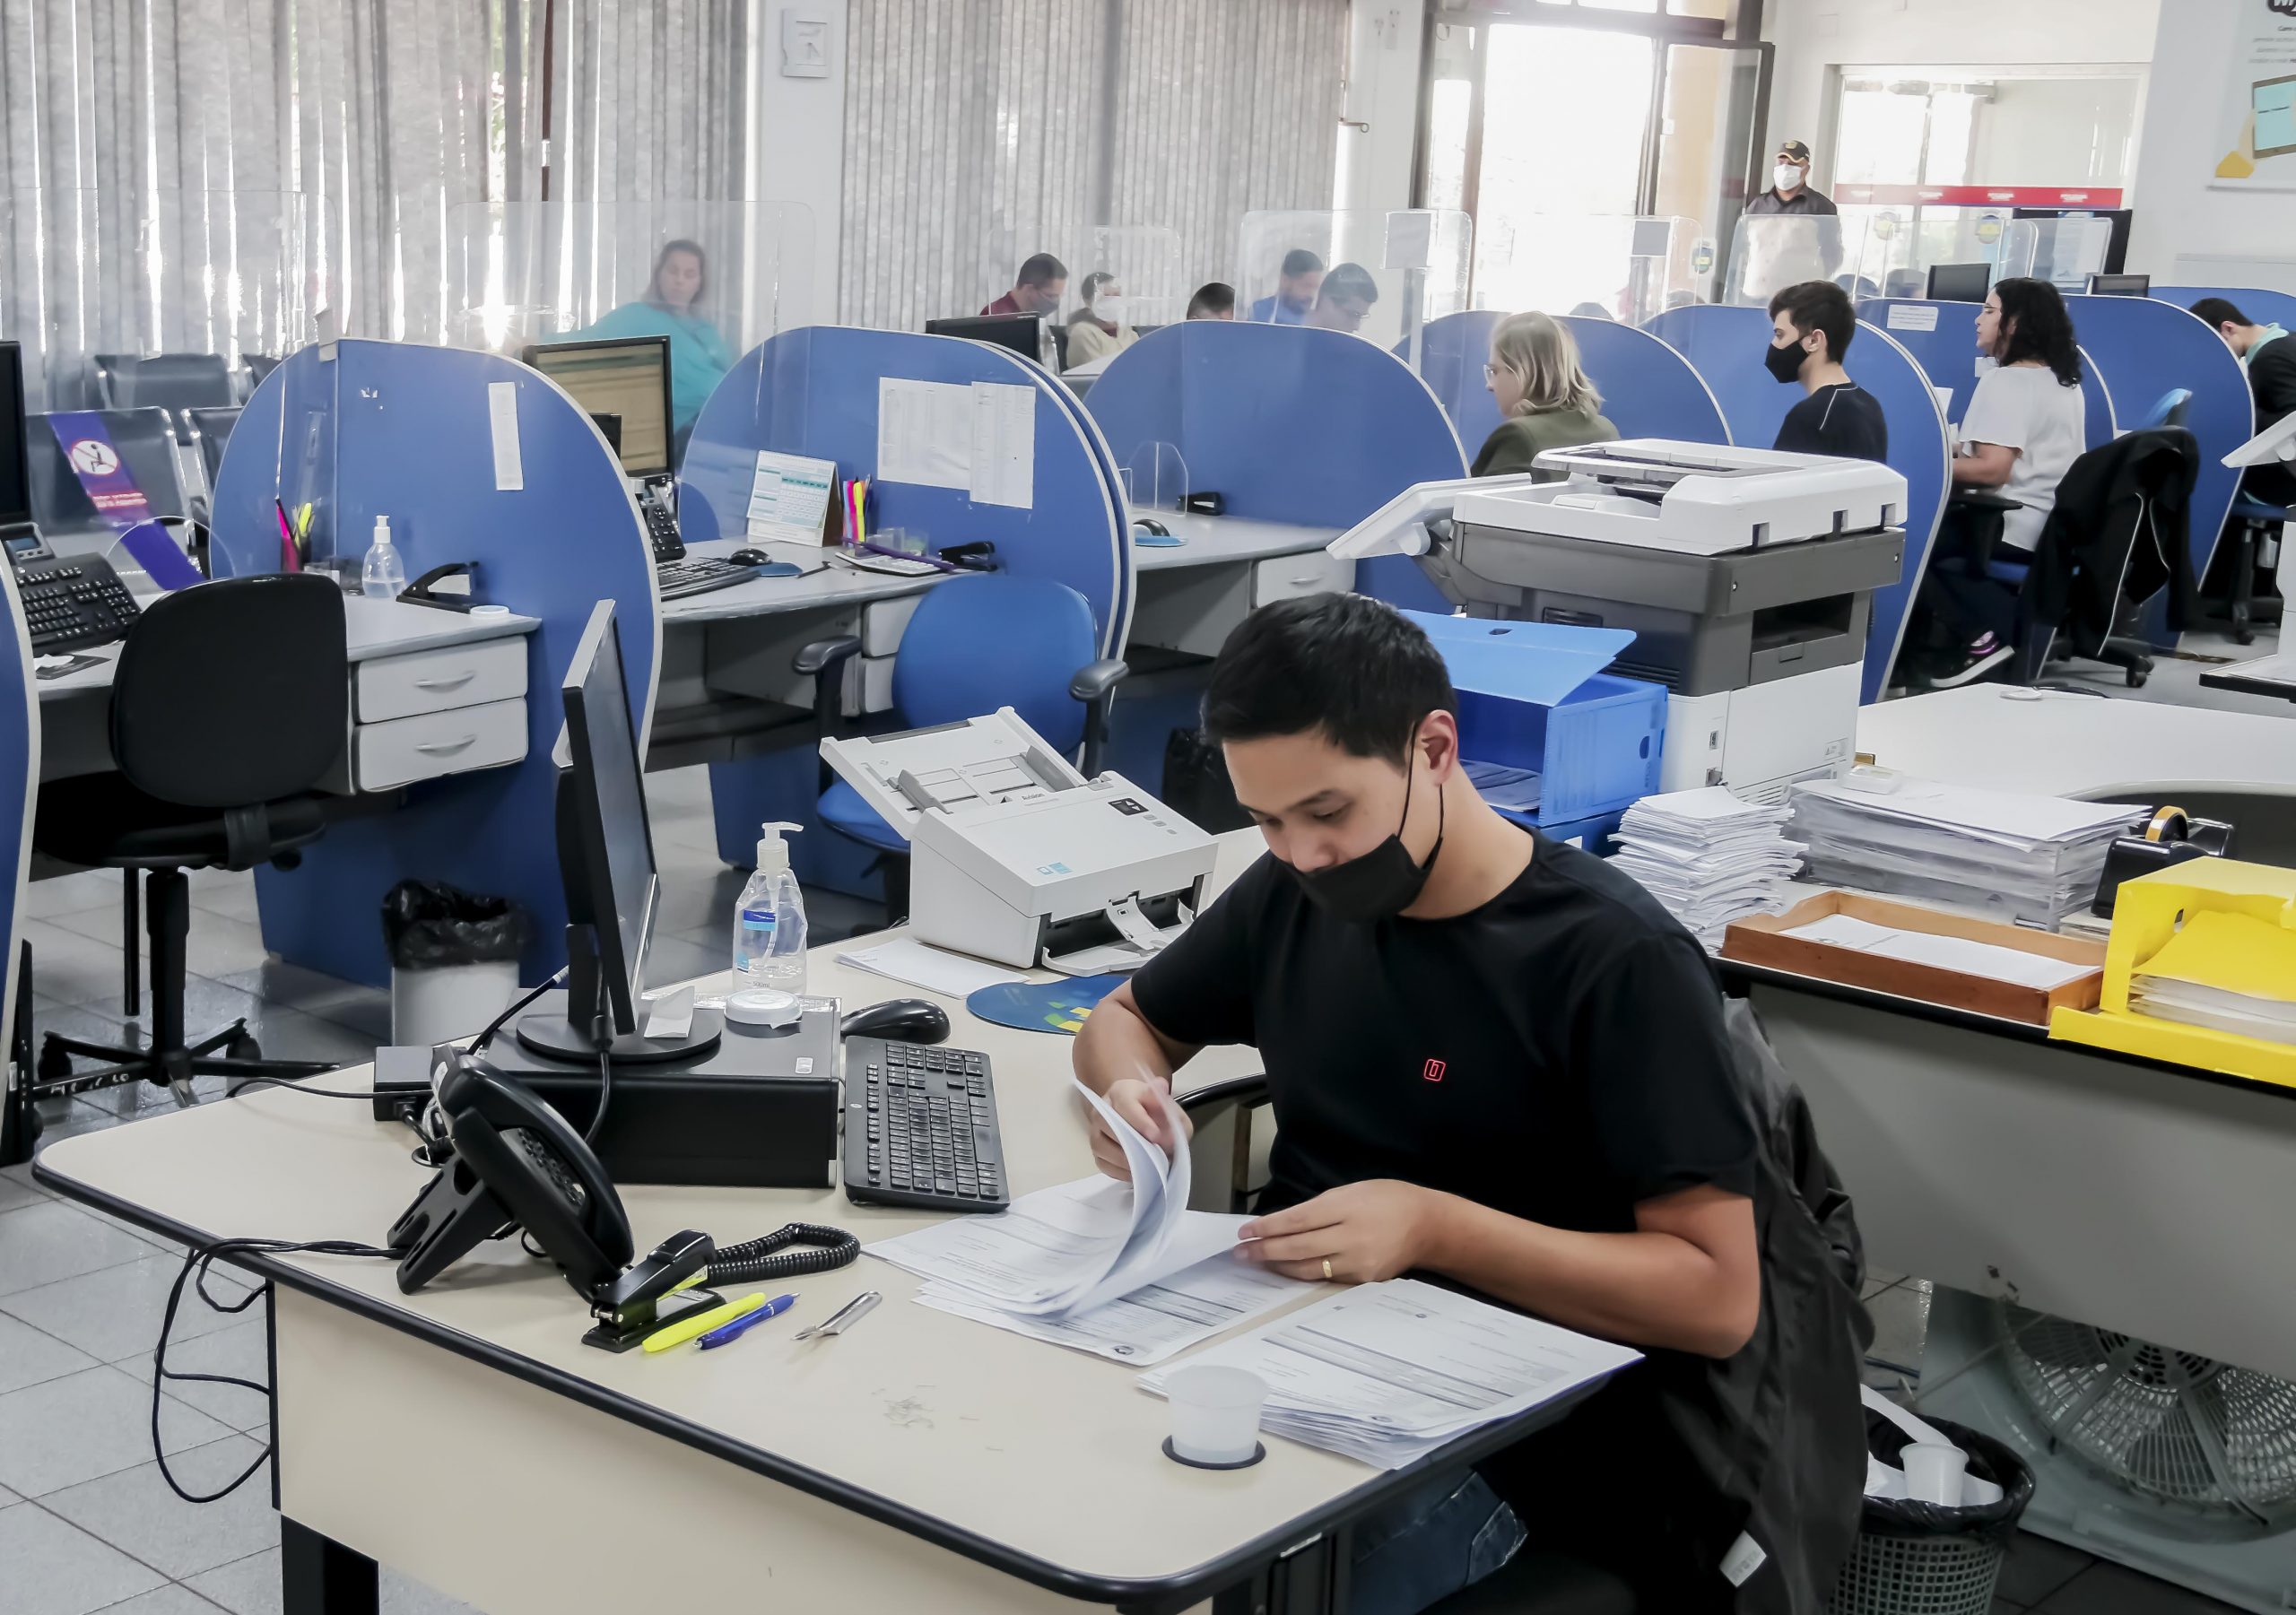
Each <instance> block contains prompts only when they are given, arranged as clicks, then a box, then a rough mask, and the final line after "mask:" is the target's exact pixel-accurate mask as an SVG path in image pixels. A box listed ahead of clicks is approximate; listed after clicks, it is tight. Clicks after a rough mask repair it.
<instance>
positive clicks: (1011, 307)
mask: <svg viewBox="0 0 2296 1615" xmlns="http://www.w3.org/2000/svg"><path fill="white" fill-rule="evenodd" d="M1067 293H1068V265H1065V264H1064V263H1062V262H1061V261H1060V260H1059V259H1058V258H1056V257H1054V256H1052V255H1051V254H1050V253H1048V252H1039V253H1035V254H1032V255H1031V256H1030V257H1029V258H1028V259H1027V260H1026V261H1024V262H1023V263H1022V265H1021V273H1020V274H1017V275H1015V276H1013V290H1012V291H1008V292H1006V293H1005V295H1004V296H1003V297H1000V298H998V299H997V300H996V301H995V302H993V303H990V304H988V305H987V307H985V308H982V309H981V312H982V313H983V314H1041V315H1042V316H1044V317H1045V318H1046V319H1048V320H1049V319H1050V318H1052V317H1053V316H1054V315H1056V314H1057V313H1059V312H1060V300H1061V299H1062V298H1063V297H1065V296H1066V295H1067Z"/></svg>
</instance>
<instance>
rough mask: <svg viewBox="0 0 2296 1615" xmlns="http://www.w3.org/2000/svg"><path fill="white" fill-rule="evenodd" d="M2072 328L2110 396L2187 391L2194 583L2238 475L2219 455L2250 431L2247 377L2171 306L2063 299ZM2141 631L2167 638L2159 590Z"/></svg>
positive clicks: (2161, 640)
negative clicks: (2195, 458)
mask: <svg viewBox="0 0 2296 1615" xmlns="http://www.w3.org/2000/svg"><path fill="white" fill-rule="evenodd" d="M2066 307H2067V308H2070V309H2071V310H2072V312H2073V328H2074V332H2075V333H2077V334H2078V335H2079V336H2080V339H2081V348H2082V352H2084V353H2086V354H2089V355H2091V356H2092V358H2093V359H2094V360H2095V362H2096V368H2097V370H2098V373H2099V374H2100V375H2101V376H2102V377H2103V378H2104V381H2105V385H2106V386H2108V387H2109V388H2110V389H2111V390H2112V395H2113V397H2114V398H2115V399H2116V400H2118V401H2120V402H2122V403H2125V404H2128V405H2129V406H2130V407H2131V408H2132V409H2139V410H2141V409H2143V408H2144V405H2145V404H2147V403H2149V402H2150V401H2151V400H2152V399H2155V398H2158V397H2159V396H2160V395H2161V394H2163V393H2165V392H2167V391H2168V390H2169V389H2170V387H2179V386H2180V387H2189V388H2190V389H2192V403H2191V404H2190V406H2189V407H2188V408H2187V411H2186V414H2185V426H2186V429H2187V430H2189V431H2190V432H2191V433H2192V435H2193V436H2194V437H2195V438H2197V439H2198V440H2199V443H2200V477H2199V480H2198V481H2197V482H2195V483H2194V485H2193V491H2192V514H2191V522H2192V529H2191V535H2190V553H2191V556H2192V573H2193V578H2194V580H2195V582H2197V581H2198V580H2199V579H2200V578H2201V577H2205V575H2206V574H2207V571H2208V560H2209V557H2210V556H2212V555H2213V554H2214V553H2215V552H2216V540H2217V537H2218V535H2219V534H2222V532H2223V530H2224V523H2225V520H2226V518H2228V517H2230V516H2231V513H2232V500H2233V499H2234V497H2235V496H2236V495H2237V494H2238V493H2239V486H2240V473H2239V472H2238V471H2237V470H2235V469H2233V468H2231V466H2228V465H2225V464H2224V456H2226V455H2228V454H2230V453H2231V452H2232V450H2234V449H2235V448H2238V447H2239V446H2240V445H2241V444H2243V443H2245V442H2247V441H2248V439H2249V438H2251V437H2253V436H2254V435H2255V433H2256V418H2257V417H2256V404H2255V401H2254V399H2253V398H2252V397H2251V396H2250V395H2249V392H2248V374H2247V372H2246V371H2244V370H2242V369H2241V368H2240V361H2239V360H2238V359H2236V358H2234V357H2233V354H2232V350H2231V349H2230V348H2228V347H2226V346H2225V345H2224V339H2223V338H2222V337H2221V336H2219V335H2218V334H2216V328H2215V327H2214V326H2210V325H2207V324H2206V323H2205V322H2203V321H2201V320H2199V319H2196V318H2195V317H2193V316H2192V315H2191V314H2189V313H2187V312H2186V311H2185V310H2184V309H2183V308H2179V307H2177V305H2175V304H2174V303H2165V302H2161V301H2160V300H2157V299H2154V298H2149V297H2070V298H2067V299H2066ZM2145 630H2146V633H2147V636H2148V637H2149V638H2152V641H2153V642H2154V643H2155V644H2157V645H2170V644H2173V643H2174V639H2175V637H2174V636H2173V635H2172V634H2170V631H2169V628H2168V602H2167V599H2166V592H2165V591H2163V595H2162V597H2161V598H2160V599H2156V600H2155V601H2154V602H2153V603H2152V606H2151V607H2150V608H2149V609H2148V610H2147V611H2146V612H2145Z"/></svg>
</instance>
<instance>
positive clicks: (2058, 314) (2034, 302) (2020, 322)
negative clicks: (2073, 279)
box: [1993, 274, 2081, 386]
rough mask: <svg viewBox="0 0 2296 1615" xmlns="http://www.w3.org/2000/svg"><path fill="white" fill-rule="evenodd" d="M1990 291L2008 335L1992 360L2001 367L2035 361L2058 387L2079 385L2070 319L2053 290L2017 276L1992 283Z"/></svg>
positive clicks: (2078, 364)
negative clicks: (1997, 300)
mask: <svg viewBox="0 0 2296 1615" xmlns="http://www.w3.org/2000/svg"><path fill="white" fill-rule="evenodd" d="M1993 290H1994V293H1995V295H1996V296H1997V297H1999V298H2000V300H2001V324H2002V327H2003V328H2004V329H2005V330H2006V331H2007V332H2008V335H2007V337H2006V338H2005V340H2004V341H2003V343H2002V344H2001V346H2002V352H2000V353H1998V354H1996V355H1995V357H1996V358H1997V359H1999V360H2000V361H2001V362H2002V363H2003V364H2016V363H2019V362H2020V361H2022V360H2028V359H2038V360H2040V361H2041V363H2043V364H2045V365H2047V366H2048V369H2049V373H2050V374H2051V375H2053V376H2055V377H2056V378H2057V381H2058V383H2059V384H2060V385H2061V386H2080V385H2081V350H2080V349H2078V348H2076V347H2075V346H2074V344H2073V316H2072V315H2071V314H2069V313H2068V312H2066V307H2065V299H2064V297H2063V295H2062V294H2061V293H2059V292H2058V291H2057V288H2056V287H2055V286H2053V285H2051V284H2050V283H2049V282H2047V281H2039V280H2035V279H2033V278H2032V277H2031V276H2030V275H2022V274H2018V275H2011V276H2010V277H2009V278H2008V279H2007V280H2005V281H1996V282H1994V285H1993Z"/></svg>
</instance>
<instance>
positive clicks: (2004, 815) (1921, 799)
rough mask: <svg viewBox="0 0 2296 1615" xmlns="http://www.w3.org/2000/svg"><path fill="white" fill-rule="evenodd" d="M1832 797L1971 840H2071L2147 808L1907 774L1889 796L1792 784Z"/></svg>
mask: <svg viewBox="0 0 2296 1615" xmlns="http://www.w3.org/2000/svg"><path fill="white" fill-rule="evenodd" d="M1796 790H1797V791H1802V792H1806V793H1808V794H1811V795H1813V796H1821V797H1830V798H1831V799H1832V800H1834V801H1836V802H1839V803H1843V804H1844V805H1845V806H1848V807H1849V808H1851V809H1852V810H1853V811H1855V812H1858V813H1860V814H1861V815H1863V816H1865V817H1866V818H1869V819H1874V820H1879V821H1887V820H1892V819H1896V820H1902V821H1909V822H1912V823H1916V824H1928V825H1935V826H1936V827H1937V828H1938V829H1944V830H1947V831H1950V832H1952V833H1954V834H1956V835H1960V836H1965V837H1967V838H1970V839H1973V840H2007V841H2025V842H2031V841H2069V840H2077V839H2079V838H2082V837H2083V836H2085V835H2087V834H2090V833H2091V832H2094V831H2098V830H2101V829H2104V828H2106V827H2107V826H2111V825H2123V824H2126V823H2128V822H2129V821H2131V820H2134V819H2135V818H2137V817H2139V816H2141V815H2142V814H2143V813H2144V812H2145V811H2146V810H2145V809H2144V808H2143V807H2140V806H2138V805H2136V804H2135V803H2126V802H2074V801H2073V800H2072V799H2071V798H2069V797H2064V796H2041V795H2035V794H2028V793H2025V792H2020V791H1985V790H1979V789H1976V788H1974V787H1971V786H1947V785H1940V784H1938V783H1937V782H1936V781H1935V780H1932V779H1908V780H1907V781H1906V782H1905V783H1904V785H1902V786H1900V787H1899V788H1898V789H1897V790H1896V791H1894V792H1892V793H1891V794H1888V795H1876V794H1874V793H1873V792H1871V791H1859V790H1854V789H1852V788H1851V787H1849V786H1845V785H1842V784H1840V783H1839V782H1838V781H1832V780H1825V781H1820V782H1818V783H1816V784H1813V785H1803V786H1796Z"/></svg>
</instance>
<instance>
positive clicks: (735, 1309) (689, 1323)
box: [646, 1290, 765, 1351]
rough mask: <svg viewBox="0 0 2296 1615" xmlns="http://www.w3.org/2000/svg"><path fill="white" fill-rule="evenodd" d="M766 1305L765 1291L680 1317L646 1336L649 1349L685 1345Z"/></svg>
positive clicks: (658, 1349) (659, 1349) (656, 1349)
mask: <svg viewBox="0 0 2296 1615" xmlns="http://www.w3.org/2000/svg"><path fill="white" fill-rule="evenodd" d="M764 1305H765V1292H764V1291H763V1290H760V1291H758V1292H757V1293H756V1294H755V1295H747V1296H744V1297H743V1298H741V1299H740V1300H738V1301H728V1302H726V1304H725V1305H724V1306H723V1307H709V1308H708V1309H707V1310H705V1311H702V1312H697V1313H695V1314H693V1315H691V1316H690V1317H683V1318H680V1319H679V1320H678V1321H677V1322H676V1323H674V1324H671V1325H670V1326H669V1327H668V1328H667V1329H657V1330H656V1331H655V1332H654V1333H651V1334H649V1335H648V1336H647V1337H646V1350H648V1351H667V1350H669V1349H670V1348H671V1347H673V1346H683V1345H684V1344H685V1343H686V1342H687V1341H690V1340H693V1339H695V1338H697V1337H698V1336H700V1335H704V1334H707V1333H709V1332H710V1331H711V1330H712V1329H715V1328H717V1327H718V1325H719V1324H730V1323H732V1322H733V1321H734V1320H735V1318H738V1317H741V1316H743V1315H745V1314H748V1313H752V1312H755V1311H756V1310H757V1309H758V1308H759V1307H762V1306H764Z"/></svg>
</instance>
